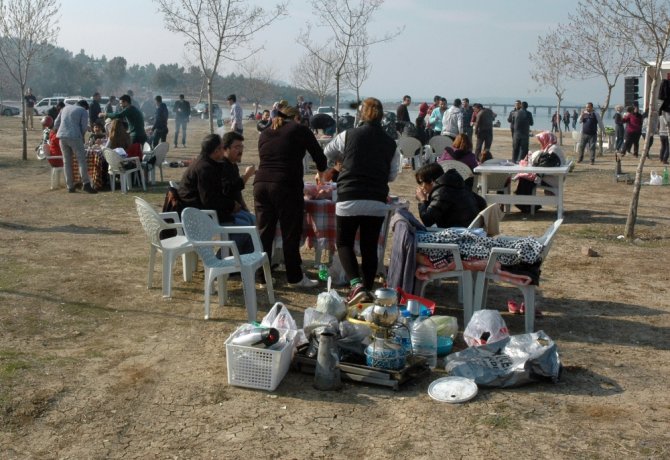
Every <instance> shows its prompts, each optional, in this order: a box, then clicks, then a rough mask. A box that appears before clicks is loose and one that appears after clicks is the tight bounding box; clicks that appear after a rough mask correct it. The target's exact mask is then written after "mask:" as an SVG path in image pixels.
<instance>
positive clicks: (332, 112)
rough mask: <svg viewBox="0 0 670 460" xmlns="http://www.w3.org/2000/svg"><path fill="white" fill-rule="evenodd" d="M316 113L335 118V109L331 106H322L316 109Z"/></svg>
mask: <svg viewBox="0 0 670 460" xmlns="http://www.w3.org/2000/svg"><path fill="white" fill-rule="evenodd" d="M316 113H325V114H327V115H330V116H331V117H333V118H335V109H334V108H333V107H332V106H322V107H319V108H318V109H316Z"/></svg>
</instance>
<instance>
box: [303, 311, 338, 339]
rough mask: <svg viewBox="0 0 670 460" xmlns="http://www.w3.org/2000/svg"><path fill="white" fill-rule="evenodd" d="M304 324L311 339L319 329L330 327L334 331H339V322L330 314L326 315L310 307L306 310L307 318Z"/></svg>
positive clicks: (306, 333) (304, 328)
mask: <svg viewBox="0 0 670 460" xmlns="http://www.w3.org/2000/svg"><path fill="white" fill-rule="evenodd" d="M302 324H303V326H302V328H303V330H304V331H305V335H306V336H307V337H310V336H311V335H313V334H314V331H315V329H317V328H322V327H329V328H331V329H332V330H333V331H337V330H338V324H339V321H338V320H337V318H335V317H334V316H333V315H331V314H329V313H324V312H321V311H318V310H316V309H315V308H311V307H310V308H307V309H306V310H305V316H304V319H303V321H302Z"/></svg>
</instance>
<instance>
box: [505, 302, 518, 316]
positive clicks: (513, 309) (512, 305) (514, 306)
mask: <svg viewBox="0 0 670 460" xmlns="http://www.w3.org/2000/svg"><path fill="white" fill-rule="evenodd" d="M507 311H508V312H510V313H512V314H513V315H520V314H521V307H519V304H518V303H516V301H515V300H513V299H509V300H508V301H507Z"/></svg>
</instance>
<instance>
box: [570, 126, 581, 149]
mask: <svg viewBox="0 0 670 460" xmlns="http://www.w3.org/2000/svg"><path fill="white" fill-rule="evenodd" d="M572 140H573V142H574V143H575V153H579V142H580V141H581V140H582V133H581V131H573V132H572Z"/></svg>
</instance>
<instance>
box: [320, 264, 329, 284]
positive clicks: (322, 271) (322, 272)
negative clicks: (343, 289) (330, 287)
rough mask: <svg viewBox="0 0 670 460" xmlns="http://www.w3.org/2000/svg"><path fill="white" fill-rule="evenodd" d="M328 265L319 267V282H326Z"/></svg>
mask: <svg viewBox="0 0 670 460" xmlns="http://www.w3.org/2000/svg"><path fill="white" fill-rule="evenodd" d="M328 276H329V274H328V265H326V264H321V265H319V279H320V280H321V281H326V280H328Z"/></svg>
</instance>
